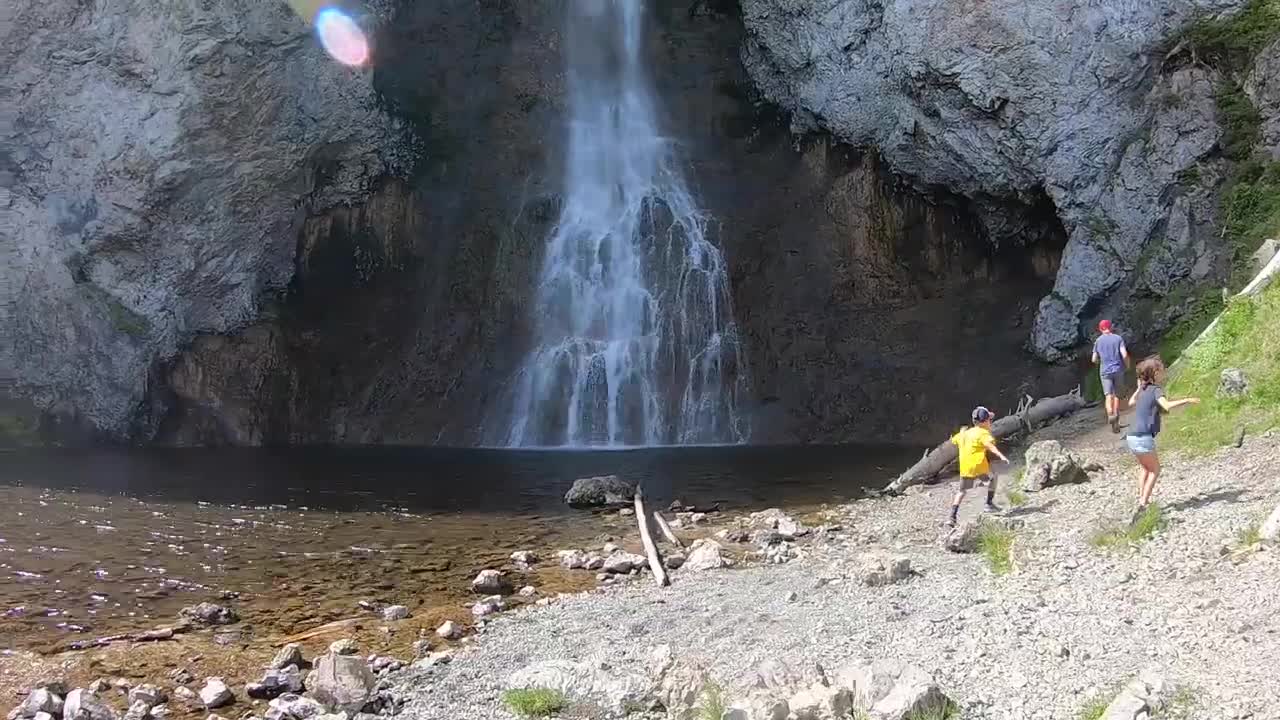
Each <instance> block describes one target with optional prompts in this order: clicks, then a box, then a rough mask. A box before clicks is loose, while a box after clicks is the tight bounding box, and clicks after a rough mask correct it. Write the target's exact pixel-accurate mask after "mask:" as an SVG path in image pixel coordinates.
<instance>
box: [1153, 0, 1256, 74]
mask: <svg viewBox="0 0 1280 720" xmlns="http://www.w3.org/2000/svg"><path fill="white" fill-rule="evenodd" d="M1277 36H1280V0H1250V1H1249V4H1247V5H1245V7H1244V9H1242V10H1241V11H1240V12H1237V13H1234V14H1231V15H1227V16H1225V17H1222V18H1219V19H1212V18H1202V19H1199V20H1197V21H1195V22H1193V23H1191V24H1190V25H1188V26H1187V27H1186V29H1185V30H1183V32H1182V34H1181V35H1180V36H1179V38H1178V40H1179V41H1181V42H1185V43H1187V44H1188V45H1189V46H1190V47H1191V51H1192V53H1193V54H1194V55H1195V57H1196V59H1197V60H1199V61H1200V62H1204V63H1207V64H1209V65H1212V66H1213V67H1215V68H1218V69H1219V70H1227V71H1234V72H1239V71H1241V70H1243V69H1244V68H1245V67H1247V66H1248V65H1249V63H1250V62H1252V61H1253V58H1254V57H1255V56H1257V54H1258V52H1259V51H1261V50H1262V49H1263V48H1264V47H1266V46H1267V45H1268V44H1269V43H1270V42H1271V41H1272V40H1273V39H1274V38H1276V37H1277Z"/></svg>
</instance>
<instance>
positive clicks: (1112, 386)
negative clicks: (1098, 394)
mask: <svg viewBox="0 0 1280 720" xmlns="http://www.w3.org/2000/svg"><path fill="white" fill-rule="evenodd" d="M1123 381H1124V373H1123V372H1116V373H1110V374H1106V375H1102V394H1103V395H1119V393H1118V392H1116V390H1117V389H1119V387H1120V383H1121V382H1123Z"/></svg>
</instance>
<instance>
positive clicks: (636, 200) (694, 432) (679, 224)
mask: <svg viewBox="0 0 1280 720" xmlns="http://www.w3.org/2000/svg"><path fill="white" fill-rule="evenodd" d="M565 6H566V8H567V10H566V12H567V26H566V31H565V42H566V46H565V59H566V80H567V83H568V105H569V132H568V142H567V145H566V162H565V180H564V194H563V197H562V204H561V208H560V216H559V219H558V221H557V223H556V225H555V227H554V228H553V229H552V231H551V232H550V234H549V237H548V238H547V247H546V251H545V256H544V259H543V267H542V271H541V275H540V279H539V284H538V288H537V292H536V296H535V298H534V299H533V303H532V305H531V307H530V308H529V312H530V313H532V315H533V319H534V344H533V348H532V349H531V350H530V352H529V354H528V356H527V357H526V358H525V359H524V362H523V364H522V366H521V368H520V370H519V372H518V373H517V375H516V377H515V379H514V382H513V388H512V393H513V395H512V397H511V414H510V418H509V422H508V424H507V436H506V438H505V441H506V444H507V445H512V446H599V445H666V444H703V443H732V442H743V441H744V440H745V439H746V436H747V432H748V428H747V427H745V423H744V420H743V419H742V418H741V417H739V415H738V401H739V396H744V395H745V393H746V385H747V377H746V366H745V364H744V363H743V361H742V357H741V344H740V341H739V338H738V332H737V326H736V325H735V323H734V320H733V308H732V304H731V300H730V295H729V281H728V273H727V272H726V268H725V259H724V256H723V254H721V252H720V249H719V248H718V247H717V246H716V244H715V242H714V240H713V238H712V237H711V234H712V232H713V230H714V228H715V224H714V222H713V219H712V218H711V217H709V216H708V215H707V213H705V212H703V211H702V210H701V209H699V207H698V205H697V202H696V200H695V199H694V197H693V195H692V193H691V192H690V191H689V187H688V185H687V183H686V181H685V178H684V176H683V174H682V172H681V169H680V167H679V165H678V163H677V158H676V148H675V146H674V144H673V142H672V141H671V140H670V139H669V138H666V137H663V135H662V134H661V133H660V131H659V128H658V122H657V110H656V108H655V101H654V93H653V89H652V87H651V86H650V83H649V80H648V77H647V76H646V73H645V68H644V62H643V60H642V58H643V54H644V53H643V48H642V43H643V40H644V29H643V25H644V8H643V3H642V2H641V0H570V2H567V3H565Z"/></svg>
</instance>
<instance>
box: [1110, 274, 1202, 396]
mask: <svg viewBox="0 0 1280 720" xmlns="http://www.w3.org/2000/svg"><path fill="white" fill-rule="evenodd" d="M1223 307H1225V305H1224V304H1223V302H1222V293H1221V292H1219V291H1217V290H1205V291H1204V292H1202V293H1201V294H1200V295H1199V296H1198V297H1196V298H1195V299H1194V300H1192V301H1191V309H1190V310H1188V311H1187V312H1186V314H1184V315H1183V316H1182V317H1181V318H1180V319H1179V320H1178V322H1177V323H1175V324H1174V325H1173V327H1171V328H1169V330H1168V331H1166V332H1165V334H1164V337H1162V338H1160V343H1159V345H1158V346H1157V347H1156V352H1158V353H1159V354H1160V357H1161V358H1163V359H1164V361H1165V362H1166V363H1172V362H1173V361H1174V360H1177V359H1178V358H1179V357H1181V356H1182V351H1183V350H1186V349H1187V346H1188V345H1190V344H1191V343H1192V341H1194V340H1195V339H1196V337H1198V336H1199V335H1200V333H1202V332H1204V329H1205V328H1207V327H1209V323H1211V322H1213V319H1214V318H1216V317H1218V313H1220V312H1222V308H1223ZM1099 382H1101V381H1099Z"/></svg>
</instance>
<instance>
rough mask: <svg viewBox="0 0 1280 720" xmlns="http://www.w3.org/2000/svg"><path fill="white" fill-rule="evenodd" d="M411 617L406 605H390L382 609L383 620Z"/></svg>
mask: <svg viewBox="0 0 1280 720" xmlns="http://www.w3.org/2000/svg"><path fill="white" fill-rule="evenodd" d="M408 617H409V608H407V607H405V606H404V605H388V606H387V607H385V608H383V609H382V620H383V622H396V621H397V620H404V619H406V618H408Z"/></svg>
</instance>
